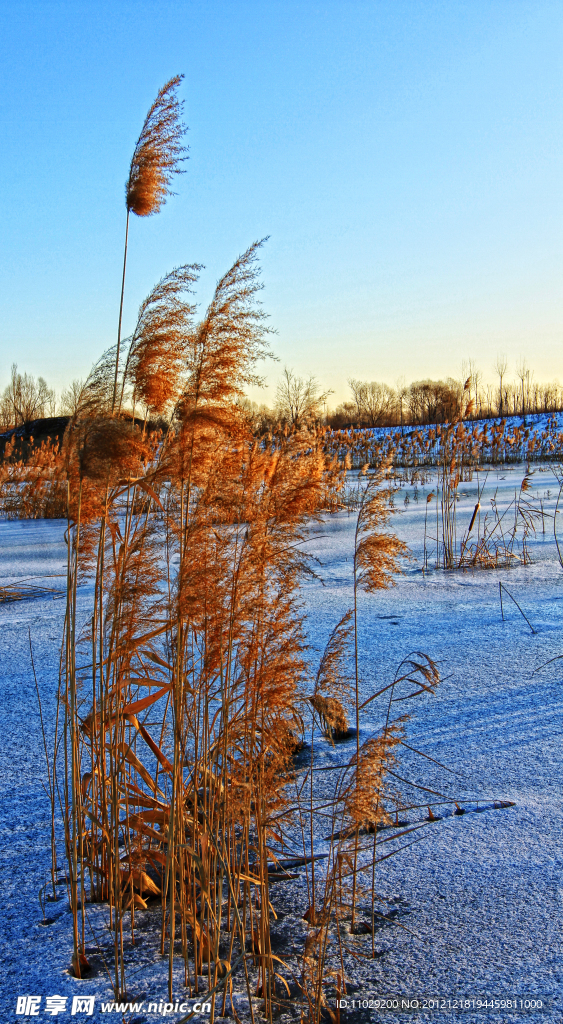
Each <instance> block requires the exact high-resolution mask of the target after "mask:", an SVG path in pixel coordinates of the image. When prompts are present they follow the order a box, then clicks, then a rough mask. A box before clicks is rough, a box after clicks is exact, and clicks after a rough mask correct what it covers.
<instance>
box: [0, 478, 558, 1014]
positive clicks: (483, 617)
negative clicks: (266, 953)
mask: <svg viewBox="0 0 563 1024" xmlns="http://www.w3.org/2000/svg"><path fill="white" fill-rule="evenodd" d="M521 479H522V472H521V470H519V469H518V468H513V467H511V468H510V469H499V470H498V472H497V470H496V469H495V470H494V471H492V472H491V473H490V474H489V477H488V480H487V483H486V488H485V493H484V495H483V497H482V502H481V503H482V507H483V506H484V505H485V504H486V503H487V501H488V500H489V498H490V497H491V496H492V495H493V493H494V491H495V490H497V488H498V493H497V501H498V502H499V503H500V502H501V500H502V495H503V493H506V495H507V498H506V500H507V501H509V500H510V499H511V498H512V496H513V494H514V489H515V487H519V484H520V481H521ZM431 488H432V481H430V482H428V483H427V484H425V486H424V488H422V487H420V485H419V487H418V494H417V497H418V501H416V500H415V495H414V490H413V488H412V486H411V487H409V488H408V496H409V502H408V503H407V504H405V501H404V499H405V493H406V492H405V490H403V491H401V492H399V493H397V494H396V496H395V506H396V508H397V510H398V514H397V516H396V517H395V519H394V529H396V531H397V532H398V534H399V535H400V536H401V537H402V538H403V539H404V540H406V541H407V543H408V544H409V546H410V548H411V551H412V554H413V560H412V561H411V562H409V563H406V565H405V572H404V574H403V575H402V576H401V577H400V578H399V579H398V580H397V585H396V587H394V588H392V589H390V590H387V591H380V592H378V593H376V594H372V595H362V596H361V597H360V615H359V640H360V662H361V676H362V690H363V693H364V695H365V698H367V697H368V696H369V695H370V693H373V692H374V691H375V689H376V688H380V687H381V686H382V685H384V684H385V683H386V682H389V681H390V680H391V679H392V677H393V674H394V672H395V669H396V667H397V665H398V664H399V662H400V661H401V660H402V659H403V658H404V657H405V656H406V655H408V654H409V653H410V652H412V651H423V652H426V653H427V654H428V655H429V656H430V657H431V658H433V659H434V660H436V661H438V662H439V665H440V669H441V673H442V676H443V681H442V682H441V684H440V686H439V687H438V690H437V693H436V695H435V696H433V697H432V696H425V697H424V698H419V699H418V700H417V702H415V703H413V704H412V707H411V708H409V710H410V711H411V713H412V718H411V720H410V722H409V723H408V726H407V741H408V742H409V744H411V745H412V746H413V747H416V748H419V749H421V750H423V751H424V752H425V753H426V754H427V755H429V756H430V757H432V758H434V759H435V760H437V761H440V762H442V763H443V764H446V765H447V766H448V767H449V768H451V769H453V771H455V772H456V773H457V775H453V774H451V773H447V772H445V771H444V770H443V769H442V768H438V767H437V766H435V765H434V764H433V763H432V762H430V761H424V762H423V761H422V760H421V759H420V758H418V757H415V755H411V754H410V753H409V752H408V751H405V754H408V758H406V759H405V760H404V762H403V769H402V770H403V774H404V777H406V778H410V779H414V780H416V781H417V782H418V783H419V784H423V785H425V786H427V787H428V788H431V789H434V790H439V791H440V792H442V793H444V794H445V795H446V796H447V797H448V800H449V801H450V802H449V803H446V804H444V806H443V809H442V810H439V809H437V810H436V811H435V813H436V814H440V815H441V817H440V820H438V821H436V822H434V823H432V824H429V825H428V826H427V828H425V829H424V830H423V831H422V833H420V835H422V836H423V837H424V838H423V839H422V841H420V842H417V843H416V844H414V845H412V846H409V847H408V848H407V849H405V850H404V851H403V852H402V853H400V854H398V855H397V856H396V857H392V858H390V859H388V860H386V861H385V862H383V863H382V864H381V865H380V866H379V867H378V873H377V877H376V890H377V892H378V894H379V895H380V896H381V897H382V901H383V902H382V903H381V904H379V907H380V909H381V908H382V911H383V913H384V914H385V919H381V927H380V928H379V929H378V932H377V937H376V948H377V951H378V953H379V954H381V955H379V956H378V957H377V958H376V959H375V960H373V959H363V958H360V959H358V960H356V961H355V962H354V964H353V965H352V967H351V968H349V975H350V976H351V977H352V985H351V986H349V991H348V995H347V997H346V998H348V1001H349V1004H350V1009H349V1014H348V1017H347V1018H346V1019H349V1020H350V1021H352V1020H354V1021H368V1020H373V1021H389V1022H391V1021H396V1020H401V1021H403V1020H405V1021H406V1020H409V1021H410V1020H415V1021H419V1020H420V1021H422V1020H433V1019H435V1020H437V1021H441V1022H444V1024H446V1022H450V1021H454V1020H458V1019H461V1020H463V1021H464V1022H466V1024H470V1022H484V1021H502V1022H504V1021H512V1020H523V1019H525V1018H526V1017H528V1015H529V1012H530V1011H529V1010H528V1011H524V1010H523V1011H522V1012H518V1013H514V1012H513V1011H512V1010H511V1009H506V1008H504V1009H503V1008H500V1007H499V1008H498V1009H495V1008H494V1007H493V1008H492V1009H486V1010H481V1011H477V1010H474V1009H472V1008H468V1009H466V1010H464V1011H463V1012H462V1011H461V1010H459V1009H458V1008H454V1006H453V1003H451V1004H450V1006H449V1007H448V1004H447V1000H450V1001H454V1000H456V999H457V1000H459V999H460V998H463V999H468V1000H472V999H475V1000H478V999H481V1000H484V999H487V1000H495V999H498V1000H515V999H516V1000H530V999H532V1000H541V1001H542V1002H543V1008H542V1009H541V1010H540V1011H535V1012H534V1013H533V1016H532V1019H533V1020H536V1021H538V1022H539V1021H542V1022H543V1021H545V1022H548V1021H549V1022H557V1021H561V1020H563V1000H562V999H561V995H560V993H561V987H562V982H563V968H562V963H561V941H560V919H561V909H562V907H561V892H562V889H561V862H562V852H561V841H560V837H561V834H562V824H563V822H562V799H561V763H562V753H561V733H562V717H563V716H562V709H563V698H562V685H563V661H560V660H557V661H554V662H552V663H551V664H546V663H547V662H548V661H549V660H550V659H553V658H557V657H558V656H559V655H563V632H562V629H561V625H562V620H561V612H562V610H563V606H562V605H561V603H560V602H561V601H562V600H563V569H561V567H560V565H559V561H558V559H557V552H556V548H555V544H554V541H553V530H552V519H549V518H546V520H545V534H544V533H543V532H542V526H541V523H540V524H539V531H538V532H537V533H536V535H535V537H534V538H533V539H532V541H531V543H530V553H531V555H532V564H530V565H528V566H517V567H513V568H511V569H510V570H501V571H497V570H494V571H493V570H488V571H474V572H465V573H459V572H455V573H444V572H443V571H441V570H439V571H435V570H431V571H430V572H428V573H427V574H425V575H423V573H422V571H421V566H422V549H423V533H424V516H425V511H426V500H425V499H426V494H427V493H428V491H429V490H430V489H431ZM476 489H477V482H476V480H475V479H474V480H473V481H471V482H468V483H466V484H462V485H460V501H459V504H458V521H459V522H460V523H463V522H464V521H465V520H466V521H467V523H468V522H469V519H470V517H471V513H472V510H473V507H474V505H475V500H476ZM558 490H559V487H558V484H557V481H556V479H555V477H554V476H553V475H552V472H551V469H550V468H549V467H548V468H547V469H546V471H545V472H543V471H542V469H541V468H540V467H536V471H535V473H534V475H533V476H532V487H531V491H529V492H528V495H530V496H531V497H532V498H534V497H536V496H537V498H538V499H541V501H542V502H543V509H544V512H545V513H546V514H549V513H551V514H552V513H553V510H554V506H555V499H556V496H557V493H558ZM354 526H355V517H354V515H353V514H348V513H347V512H342V513H338V514H337V515H335V516H331V517H327V518H326V520H325V521H324V522H322V523H320V524H316V525H315V526H314V527H313V528H312V529H311V535H310V542H309V544H308V545H307V547H308V548H309V549H310V551H311V553H312V554H313V555H314V556H315V557H316V558H317V559H319V563H320V564H318V565H317V571H318V575H319V577H320V579H319V580H313V581H311V582H308V583H307V584H306V585H305V586H304V588H303V598H304V603H305V607H306V610H307V614H308V628H309V635H310V640H311V644H312V647H313V650H312V652H311V656H312V658H313V659H314V658H315V657H316V653H315V651H316V652H319V653H320V651H321V650H322V647H323V646H324V643H325V642H326V639H327V638H328V635H329V633H330V631H331V629H332V627H333V626H334V625H335V624H336V622H337V621H338V619H339V618H340V616H341V615H342V614H343V613H344V612H345V611H346V609H347V608H348V607H349V606H350V604H351V600H352V594H351V572H352V551H353V532H354ZM429 532H430V529H429ZM64 563H65V548H64V524H62V523H60V522H42V521H33V522H21V521H16V522H2V523H0V572H1V576H2V583H4V584H5V583H7V582H9V581H14V580H16V579H21V578H22V577H31V576H33V577H40V576H42V574H55V573H62V572H64ZM499 580H500V581H502V583H503V584H505V585H506V588H507V589H508V591H509V592H510V594H512V595H513V596H514V597H515V598H516V599H517V601H518V602H519V604H520V605H521V608H522V610H523V612H524V613H525V615H526V616H527V617H528V619H529V621H530V623H531V625H532V627H533V629H534V632H533V633H532V630H531V628H530V626H529V625H528V624H527V622H526V621H525V619H524V618H523V616H522V614H521V613H520V611H519V610H518V608H517V607H516V606H515V605H514V604H513V603H512V601H511V600H510V598H507V597H506V596H505V599H504V613H505V621H504V622H503V621H502V618H501V613H500V603H499ZM36 582H38V583H41V582H42V580H41V579H36ZM43 582H44V583H45V585H46V586H52V587H57V586H61V587H62V586H63V585H64V579H57V578H56V577H54V578H53V577H51V578H49V579H45V580H44V581H43ZM87 597H88V594H87V588H85V589H84V593H83V597H82V600H83V608H84V613H85V614H86V610H87ZM63 615H64V601H63V600H62V599H60V598H54V597H53V596H52V595H50V596H48V597H40V598H34V599H33V600H26V601H20V602H14V603H6V604H2V605H0V621H1V624H2V659H1V664H0V676H1V694H2V700H1V705H0V735H1V738H2V739H1V743H0V759H1V760H0V763H1V768H2V771H1V780H0V784H1V786H2V800H1V804H0V827H1V834H2V849H1V856H2V862H1V863H2V893H3V908H2V909H3V914H2V921H3V928H2V930H1V931H2V942H3V948H2V964H3V980H2V986H1V988H2V1011H1V1014H2V1016H1V1019H2V1020H5V1021H16V1020H23V1019H25V1017H24V1016H23V1015H16V1012H15V1011H16V999H17V997H18V996H22V995H29V996H31V995H41V996H42V1001H41V1004H40V1009H39V1016H37V1017H35V1019H39V1020H42V1021H48V1020H52V1019H55V1018H54V1017H53V1016H52V1015H50V1014H48V1013H47V1012H46V997H47V996H53V995H55V994H57V995H60V996H63V997H67V1004H66V1013H61V1014H60V1015H59V1017H58V1019H60V1020H65V1019H70V1017H71V1006H72V998H73V996H75V995H80V996H88V995H92V996H95V1000H96V1002H95V1009H94V1013H93V1016H92V1017H91V1018H90V1019H94V1020H105V1021H107V1020H111V1019H114V1020H116V1019H121V1015H120V1014H115V1013H113V1014H108V1013H107V1012H106V1013H102V1009H101V1003H102V1000H103V1001H104V1002H106V1001H107V1002H110V1001H111V1000H112V999H113V996H112V992H111V987H110V982H109V978H108V976H107V973H106V972H105V969H104V966H103V962H102V958H101V956H100V954H99V951H98V945H99V946H101V947H102V949H103V950H107V951H108V957H109V955H110V936H109V934H108V933H107V931H104V927H105V926H104V922H105V911H104V909H103V908H101V907H90V908H89V909H88V921H89V925H88V927H89V928H90V927H91V943H90V944H89V947H88V948H89V949H90V950H91V953H90V956H91V959H92V962H93V964H94V965H95V966H96V970H95V972H94V974H93V976H90V978H86V979H84V980H83V981H77V980H76V979H73V978H72V977H70V976H69V974H68V973H67V969H68V965H69V962H70V956H71V948H72V935H71V927H70V925H71V916H70V913H69V909H68V902H67V899H66V895H65V889H64V886H63V887H60V888H59V892H60V894H61V899H60V901H59V902H56V903H50V902H48V903H46V905H45V916H46V917H47V919H49V920H48V923H42V912H41V907H40V903H39V890H40V889H41V887H42V886H43V885H44V884H45V882H46V881H47V872H48V868H49V865H50V850H49V805H48V801H47V798H46V795H45V793H44V791H43V789H42V783H43V782H44V780H45V768H44V758H43V752H42V738H41V730H40V724H39V715H38V710H37V701H36V697H35V688H34V683H33V675H32V671H31V663H30V654H29V645H30V636H31V643H32V646H33V654H34V658H35V665H36V670H37V676H38V682H39V687H40V692H41V697H42V701H43V711H44V715H45V718H46V720H47V721H48V723H49V728H51V721H52V716H53V713H54V707H55V701H54V694H55V688H56V679H57V666H58V657H59V640H60V634H61V624H62V619H63ZM365 698H364V699H365ZM375 703H377V702H375ZM370 708H371V709H372V710H371V711H370V714H369V716H368V715H366V718H365V719H364V723H363V726H362V738H364V737H367V736H369V735H370V733H371V732H374V731H376V730H377V729H378V727H379V725H380V720H379V717H378V716H379V715H380V714H381V708H379V709H378V708H377V707H375V706H374V705H370ZM405 710H407V709H406V708H405ZM316 749H317V751H318V761H317V763H318V764H319V765H321V764H322V763H323V762H326V763H327V764H330V763H331V761H335V760H344V759H346V758H347V757H349V755H350V753H351V749H350V746H349V744H346V743H345V744H342V745H339V746H338V747H336V748H335V749H333V748H331V747H330V746H329V745H328V743H326V741H320V740H319V741H318V742H317V741H316ZM419 799H420V797H419ZM429 799H430V798H429ZM454 800H455V801H457V802H458V804H459V805H460V806H461V807H463V808H465V809H466V813H465V814H463V815H454V814H453V813H452V811H453V808H454V806H455V805H454ZM495 801H496V802H508V801H511V802H514V806H512V807H508V808H496V809H495V807H494V803H495ZM414 802H418V800H417V801H415V800H413V803H414ZM424 817H425V812H423V811H412V812H409V820H410V821H412V822H415V821H417V820H421V819H422V818H424ZM321 845H322V843H321V838H320V837H319V848H321ZM295 886H296V891H297V890H298V889H299V888H300V887H301V888H302V887H303V882H297V883H295ZM278 889H279V896H278V892H277V891H276V890H274V891H273V894H272V900H273V903H274V906H275V907H276V909H278V910H279V911H280V922H279V925H278V930H279V932H280V940H281V938H282V935H283V934H284V933H285V934H287V935H288V936H290V937H291V939H292V940H294V939H295V938H296V937H297V933H298V932H299V931H304V930H305V927H306V926H305V924H304V922H301V921H300V919H299V914H296V913H295V905H297V903H298V901H297V900H295V901H292V898H291V896H288V890H287V888H286V887H284V886H283V885H280V886H279V887H278ZM46 891H47V892H48V889H47V890H46ZM147 921H148V918H147ZM139 922H140V931H139V937H138V940H137V946H136V949H135V950H134V951H133V950H131V951H130V956H131V968H130V971H129V974H128V986H129V991H130V993H131V995H132V996H134V997H135V998H136V1000H138V1001H140V1002H141V1001H143V1002H144V1011H143V1012H140V1013H133V1014H132V1015H131V1019H135V1020H139V1021H140V1020H141V1019H146V1021H147V1022H150V1021H152V1020H160V1019H164V1017H163V1016H162V1014H159V1013H158V1012H157V1013H156V1014H154V1013H150V1014H149V1013H148V1010H147V1008H148V1005H149V1001H152V1002H156V1003H158V1002H159V1001H161V1000H164V1001H165V1000H166V980H165V979H166V971H167V961H166V960H164V961H163V960H162V958H161V957H160V955H159V951H158V948H156V947H155V946H154V944H153V942H152V937H151V931H150V928H148V927H147V929H146V930H145V931H144V930H143V914H139ZM362 942H364V945H362ZM296 945H297V943H296ZM368 947H369V948H368ZM362 950H363V951H364V952H369V951H370V950H371V938H369V942H368V946H365V940H361V941H360V940H358V951H359V953H360V954H361V952H362ZM177 990H178V994H179V997H180V998H182V996H181V992H182V988H181V978H180V970H178V989H177ZM383 996H390V997H399V998H401V997H403V998H411V999H412V998H419V999H429V998H440V999H442V1000H445V1001H446V1007H445V1009H442V1010H441V1011H440V1012H434V1013H429V1012H420V1011H416V1010H415V1011H414V1012H408V1013H404V1014H398V1013H396V1012H394V1011H393V1010H390V1011H387V1012H383V1011H381V1010H380V1009H376V1008H375V1007H374V1006H373V1005H372V1008H371V1009H370V1008H369V1006H368V1007H366V1008H365V1009H364V1008H362V1007H361V1006H360V1008H358V1003H357V1001H358V1000H362V1001H363V1000H367V1001H368V1002H369V1001H370V1000H371V1001H372V1003H373V1001H374V1000H378V999H381V998H382V997H383ZM353 1000H356V1006H355V1007H353V1006H352V1001H353ZM239 1005H240V1006H241V1012H242V1003H241V1004H239ZM76 1016H77V1018H78V1019H80V1018H81V1016H82V1019H85V1016H86V1015H85V1014H84V1015H81V1014H77V1015H76ZM180 1016H181V1013H180V1012H178V1013H171V1014H170V1015H168V1016H167V1018H166V1019H168V1020H177V1019H178V1018H179V1017H180ZM29 1019H32V1018H29ZM343 1019H344V1017H343Z"/></svg>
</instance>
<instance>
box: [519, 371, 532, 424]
mask: <svg viewBox="0 0 563 1024" xmlns="http://www.w3.org/2000/svg"><path fill="white" fill-rule="evenodd" d="M516 376H517V377H518V380H519V381H520V391H521V395H522V403H521V408H520V412H521V415H522V419H523V420H524V423H526V387H525V385H526V381H528V382H529V379H530V371H529V369H528V364H527V362H526V360H525V358H524V356H522V359H521V360H520V362H519V363H518V366H517V367H516ZM528 386H529V385H528Z"/></svg>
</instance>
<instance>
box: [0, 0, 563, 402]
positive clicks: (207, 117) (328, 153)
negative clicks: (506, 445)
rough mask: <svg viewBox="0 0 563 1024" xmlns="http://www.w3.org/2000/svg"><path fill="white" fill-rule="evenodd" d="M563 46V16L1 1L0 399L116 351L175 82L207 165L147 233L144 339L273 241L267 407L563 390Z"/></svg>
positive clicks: (510, 4) (414, 0)
mask: <svg viewBox="0 0 563 1024" xmlns="http://www.w3.org/2000/svg"><path fill="white" fill-rule="evenodd" d="M562 43H563V8H562V7H561V4H560V3H559V2H551V0H533V2H527V0H494V2H491V0H469V2H464V0H447V2H437V0H370V2H363V0H353V2H349V0H339V2H334V0H330V2H325V3H315V2H314V0H300V2H292V0H284V2H278V0H268V2H262V3H260V2H258V0H237V2H236V3H235V2H234V0H230V2H220V0H207V2H205V3H199V2H190V0H183V2H182V0H176V2H175V3H169V2H166V0H165V2H162V0H160V2H153V0H150V2H144V0H136V2H134V3H133V2H129V0H114V2H113V3H111V4H110V3H105V2H104V0H95V2H94V0H86V2H78V0H67V2H63V3H61V2H56V0H42V2H39V0H33V2H32V0H18V2H17V3H13V2H9V3H8V2H6V0H3V2H2V3H1V4H0V52H1V60H0V77H1V86H2V87H1V90H0V117H1V120H2V142H3V145H2V159H1V161H0V175H1V180H0V203H1V210H0V217H1V222H2V246H1V257H0V258H1V273H0V291H1V302H2V323H1V328H0V330H1V346H0V355H1V358H0V385H1V384H2V383H3V382H5V381H6V380H7V375H8V372H9V366H10V363H11V362H12V361H14V360H16V361H17V362H18V364H19V367H20V369H21V370H27V371H28V372H32V373H35V374H42V375H43V376H44V377H46V379H47V380H48V382H49V383H51V384H53V385H55V386H56V387H57V388H60V387H62V386H64V385H65V384H66V383H68V381H69V380H70V379H71V378H73V377H77V376H83V375H85V373H86V372H87V371H88V369H89V367H90V365H91V363H92V362H93V361H94V360H95V359H96V358H97V356H98V355H99V354H100V353H101V352H102V351H103V350H104V349H105V348H107V347H108V346H109V345H111V344H112V343H113V341H114V340H115V334H116V329H117V315H118V305H119V287H120V268H121V260H122V245H123V233H124V226H125V207H124V182H125V178H126V175H127V171H128V166H129V161H130V158H131V154H132V150H133V146H134V143H135V140H136V138H137V135H138V133H139V131H140V128H141V125H142V122H143V119H144V116H145V114H146V111H147V109H148V107H149V106H150V103H151V102H152V100H153V98H154V96H155V95H156V92H157V91H158V88H159V87H160V86H161V85H162V84H163V83H164V82H165V81H167V80H168V79H169V78H170V77H171V76H172V75H174V74H177V73H183V74H184V75H185V79H184V82H183V84H182V89H181V95H182V97H183V98H184V99H185V120H186V121H187V123H188V124H189V126H190V132H189V138H188V141H189V145H190V160H189V162H188V163H187V165H186V174H184V175H182V176H181V177H180V178H178V179H177V185H176V189H177V192H178V195H177V196H175V197H172V198H171V199H170V200H169V202H168V203H167V205H166V207H165V208H164V210H163V211H162V212H161V213H160V214H159V215H158V216H155V217H152V218H148V219H138V218H134V221H133V223H132V225H131V231H130V257H129V269H128V279H127V291H126V300H125V311H124V329H125V333H128V331H130V330H131V329H132V327H133V325H134V320H135V315H136V310H137V308H138V306H139V304H140V302H141V300H142V299H143V297H144V296H145V294H146V293H147V292H148V291H149V289H150V288H151V287H152V285H153V284H154V283H155V282H156V281H157V280H158V279H159V278H160V277H161V276H162V275H163V274H164V273H166V272H167V271H168V270H170V269H171V268H172V267H173V266H176V265H178V264H180V263H191V262H201V263H203V264H205V267H206V269H205V271H204V272H203V273H202V276H201V284H200V287H199V290H198V300H199V301H200V302H201V303H202V305H204V304H205V303H206V302H207V300H208V299H209V297H210V295H211V293H212V290H213V287H214V284H215V281H216V280H217V278H218V277H219V276H220V275H221V274H222V273H223V272H224V271H225V270H226V269H227V268H228V267H229V266H230V264H231V263H232V262H233V261H234V259H235V258H236V256H237V255H238V254H239V253H240V252H242V251H243V250H244V249H245V248H246V247H247V245H248V244H249V243H250V242H252V241H254V240H255V239H257V238H261V237H263V236H265V235H269V236H270V240H269V241H268V243H267V245H266V247H265V250H264V254H263V260H262V263H263V282H264V285H265V288H264V292H263V295H262V298H263V301H264V305H265V308H266V310H267V311H268V313H269V314H270V315H271V321H270V322H271V325H272V326H273V327H274V328H275V329H276V330H277V332H278V333H277V336H276V337H275V338H274V342H273V343H274V348H275V351H276V353H277V355H278V356H279V359H280V363H279V364H271V363H270V364H268V365H266V366H265V368H264V369H265V372H266V375H267V378H268V381H269V383H270V387H269V388H268V389H267V390H266V391H265V392H264V393H263V398H264V399H265V400H266V401H272V399H273V394H274V390H275V388H274V385H275V381H276V379H277V377H278V375H279V373H280V371H281V368H282V367H283V365H288V366H289V367H292V368H293V369H294V370H295V371H296V372H297V373H299V374H302V375H308V374H315V375H316V376H317V378H318V379H319V381H320V382H321V383H322V384H323V386H326V387H330V388H332V389H333V390H334V396H333V398H332V399H331V402H332V404H335V403H336V402H338V401H341V400H342V399H344V398H345V397H347V393H348V389H347V386H346V380H347V378H348V377H360V378H362V379H367V380H384V381H387V382H388V383H390V384H393V383H394V382H395V381H396V380H397V379H398V378H400V377H404V378H405V379H406V380H407V381H410V380H415V379H420V378H422V377H427V376H432V377H443V376H447V375H453V376H459V375H460V373H461V364H462V361H463V360H467V359H473V360H474V361H475V363H476V365H477V366H478V367H480V368H481V369H482V370H483V372H484V374H485V378H486V379H491V380H493V379H494V371H493V364H494V360H495V356H496V354H497V353H499V352H504V353H506V355H507V356H508V360H509V372H510V371H512V372H514V371H515V369H516V364H517V362H518V361H519V360H520V359H521V358H522V357H523V356H524V357H525V358H526V359H527V360H528V364H529V365H530V366H531V367H532V368H533V369H534V372H535V376H536V378H537V379H548V378H553V377H559V378H560V379H561V380H562V382H563V347H562V345H561V340H562V339H561V334H562V330H561V327H562V307H563V301H562V290H561V272H562V269H563V267H562V263H563V260H562V237H563V236H562V227H563V214H562V202H561V180H562V170H563V168H562V163H563V160H562V150H563V132H562V120H563V118H562V111H563V102H562V99H563V97H562V82H563V77H562V70H563V68H562V64H563V58H562V54H563V46H562ZM253 397H255V398H259V397H260V396H259V395H258V394H254V396H253Z"/></svg>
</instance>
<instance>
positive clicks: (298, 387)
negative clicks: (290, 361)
mask: <svg viewBox="0 0 563 1024" xmlns="http://www.w3.org/2000/svg"><path fill="white" fill-rule="evenodd" d="M331 394H332V391H331V390H328V391H321V389H320V385H319V384H318V383H317V380H316V379H315V377H307V379H305V378H304V377H297V376H296V374H294V373H293V370H290V369H288V367H287V366H286V367H284V371H283V376H282V379H281V380H280V382H279V383H278V386H277V390H276V411H277V413H278V415H279V417H280V418H281V419H283V420H285V421H286V423H288V424H289V426H292V427H300V426H303V425H304V424H305V423H307V422H311V421H313V420H316V419H318V417H319V411H320V409H321V407H322V405H323V403H324V402H326V400H327V398H328V396H329V395H331Z"/></svg>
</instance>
